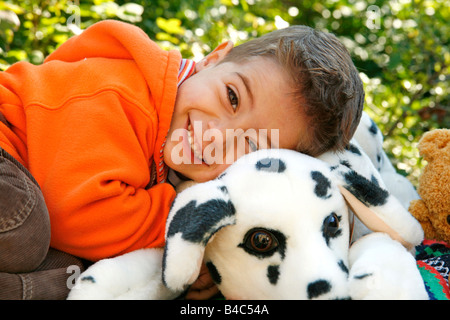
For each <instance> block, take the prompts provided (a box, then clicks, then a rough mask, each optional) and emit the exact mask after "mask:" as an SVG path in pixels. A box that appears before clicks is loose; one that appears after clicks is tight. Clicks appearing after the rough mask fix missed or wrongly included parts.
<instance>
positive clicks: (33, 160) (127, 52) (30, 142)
mask: <svg viewBox="0 0 450 320" xmlns="http://www.w3.org/2000/svg"><path fill="white" fill-rule="evenodd" d="M180 62H181V55H180V53H179V52H177V51H164V50H161V49H160V48H159V47H158V46H157V45H156V44H155V43H154V42H152V41H151V40H150V39H149V38H148V37H147V35H146V34H145V33H144V32H143V31H142V30H141V29H139V28H137V27H135V26H132V25H129V24H125V23H121V22H117V21H103V22H100V23H97V24H95V25H93V26H92V27H90V28H88V29H87V30H85V31H84V32H83V33H82V34H81V35H79V36H74V37H72V38H71V39H69V40H68V41H67V42H66V43H64V44H63V45H61V46H60V47H59V48H58V49H57V50H56V51H55V52H53V53H52V54H51V55H50V56H49V57H48V58H47V59H46V60H45V61H44V63H43V64H42V65H40V66H34V65H31V64H29V63H26V62H19V63H16V64H14V65H12V66H11V67H10V68H9V69H8V70H6V71H5V72H1V73H0V112H1V114H3V116H4V118H6V120H7V122H8V123H7V124H8V125H6V124H5V123H3V122H0V146H1V147H2V148H3V149H5V150H6V151H7V152H8V153H10V154H11V155H12V156H14V157H15V158H16V159H17V160H18V161H20V162H21V163H22V164H23V165H24V166H25V167H26V168H27V169H29V170H30V172H31V174H32V175H33V176H34V177H35V178H36V180H37V181H38V183H39V185H40V187H41V189H42V192H43V194H44V198H45V200H46V203H47V206H48V210H49V213H50V222H51V236H52V238H51V246H52V247H54V248H56V249H59V250H62V251H65V252H68V253H71V254H73V255H76V256H79V257H83V258H86V259H89V260H93V261H96V260H99V259H102V258H105V257H111V256H115V255H118V254H122V253H125V252H129V251H132V250H135V249H139V248H148V247H161V246H163V245H164V231H165V230H164V229H165V220H166V218H167V215H168V212H169V208H170V205H171V203H172V201H173V198H174V196H175V191H174V189H173V187H172V186H171V185H170V184H168V183H164V181H165V177H166V175H167V172H166V168H165V167H164V164H163V162H162V149H163V146H164V141H165V138H166V135H167V132H168V130H169V127H170V122H171V118H172V112H173V108H174V104H175V98H176V93H177V81H178V79H177V77H178V71H179V68H180ZM152 167H153V170H152ZM152 171H153V173H154V174H153V176H156V179H157V181H156V182H158V183H157V184H154V185H152V186H151V187H149V185H151V184H152V181H151V176H152Z"/></svg>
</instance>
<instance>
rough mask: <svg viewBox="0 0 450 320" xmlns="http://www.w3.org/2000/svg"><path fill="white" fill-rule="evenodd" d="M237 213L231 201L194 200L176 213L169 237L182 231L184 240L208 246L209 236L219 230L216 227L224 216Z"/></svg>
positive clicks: (168, 233)
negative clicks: (199, 201)
mask: <svg viewBox="0 0 450 320" xmlns="http://www.w3.org/2000/svg"><path fill="white" fill-rule="evenodd" d="M194 213H195V214H194ZM235 213H236V210H235V208H234V206H233V204H232V203H231V201H224V200H222V199H212V200H209V201H207V202H205V203H202V204H200V205H197V201H196V200H192V201H190V202H189V203H188V204H187V205H185V206H184V207H182V208H181V209H179V210H178V211H177V212H176V213H175V216H174V217H173V220H172V222H171V223H170V226H169V230H168V232H167V238H170V237H172V236H173V235H175V234H177V233H179V232H181V234H182V238H183V239H184V240H187V241H190V242H193V243H202V244H203V245H205V246H206V244H207V243H208V240H209V238H210V237H211V236H212V234H213V233H214V232H216V231H217V230H216V229H214V228H215V227H216V226H217V224H218V223H219V222H220V221H221V220H222V219H224V218H227V217H231V216H234V215H235Z"/></svg>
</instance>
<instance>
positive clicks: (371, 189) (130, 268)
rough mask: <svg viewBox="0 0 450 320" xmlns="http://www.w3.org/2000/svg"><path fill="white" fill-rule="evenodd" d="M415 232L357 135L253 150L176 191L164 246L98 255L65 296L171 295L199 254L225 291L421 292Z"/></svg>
mask: <svg viewBox="0 0 450 320" xmlns="http://www.w3.org/2000/svg"><path fill="white" fill-rule="evenodd" d="M349 208H351V210H349ZM352 212H354V213H355V214H356V215H357V216H356V217H354V216H353V214H352ZM353 220H354V221H355V222H354V224H353V223H352V221H353ZM352 234H353V236H352ZM422 239H423V231H422V229H421V227H420V225H419V223H418V222H417V221H416V220H415V219H414V218H413V217H412V216H411V215H410V214H409V213H408V212H407V210H406V209H405V208H404V206H402V204H401V202H400V201H399V200H398V199H396V198H395V197H394V196H392V195H391V194H390V193H389V192H388V191H387V190H386V187H385V185H384V182H383V180H382V177H381V175H380V173H379V171H378V170H376V169H375V167H374V166H373V165H372V162H371V160H370V159H369V157H368V156H367V155H366V153H365V152H364V151H363V149H362V148H361V147H360V146H359V145H358V144H357V142H356V141H352V143H351V144H350V145H349V147H348V148H347V150H345V151H344V152H342V153H339V154H336V153H328V154H324V155H323V156H322V157H320V159H316V158H312V157H309V156H306V155H303V154H300V153H297V152H294V151H289V150H275V149H272V150H261V151H258V152H254V153H251V154H249V155H246V156H244V157H242V158H240V159H239V160H238V161H237V162H236V163H235V164H233V165H232V166H231V167H230V168H229V169H228V170H226V171H225V173H224V174H222V175H221V176H220V177H219V178H217V179H215V180H212V181H209V182H206V183H202V184H197V185H194V186H192V187H190V188H188V189H186V190H184V191H182V192H181V193H179V194H178V195H177V197H176V199H175V202H174V204H173V207H172V209H171V212H170V214H169V218H168V222H167V230H166V247H165V249H164V251H162V250H154V249H143V250H138V251H135V252H132V253H129V254H125V255H123V256H120V257H117V258H113V259H105V260H102V261H100V262H98V263H96V264H94V265H93V266H92V267H91V268H89V269H88V270H86V271H85V272H84V273H83V274H82V275H81V276H80V277H79V278H78V280H77V283H76V285H75V287H74V288H73V289H72V291H71V293H70V295H69V298H70V299H90V298H95V299H105V298H108V299H112V298H116V299H127V298H130V299H171V298H175V297H176V296H177V295H178V294H179V293H180V292H182V291H183V290H185V289H186V288H187V287H188V286H189V285H190V284H191V283H193V282H194V281H195V279H196V278H197V277H198V274H199V271H200V266H201V263H202V261H204V262H205V263H206V266H207V267H208V269H209V271H210V274H211V276H212V278H213V280H214V281H215V282H216V283H217V285H218V286H219V289H220V290H221V292H222V293H223V295H224V296H225V297H226V298H229V299H348V298H351V299H426V298H427V297H428V296H427V293H426V291H425V287H424V284H423V280H422V278H421V276H420V273H419V271H418V269H417V267H416V263H415V259H414V257H413V256H412V255H411V253H410V252H409V251H408V250H412V249H413V247H414V246H415V245H417V244H419V243H420V242H421V240H422ZM350 243H351V245H350ZM161 278H162V282H161ZM162 283H164V285H162Z"/></svg>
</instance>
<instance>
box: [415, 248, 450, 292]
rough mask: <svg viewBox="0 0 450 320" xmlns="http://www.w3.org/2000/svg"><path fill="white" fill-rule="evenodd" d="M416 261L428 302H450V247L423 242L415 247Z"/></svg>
mask: <svg viewBox="0 0 450 320" xmlns="http://www.w3.org/2000/svg"><path fill="white" fill-rule="evenodd" d="M416 260H417V266H418V268H419V271H420V273H421V275H422V278H423V281H424V283H425V287H426V289H427V292H428V296H429V298H430V300H450V289H449V280H448V278H449V273H450V245H449V244H448V243H445V242H440V241H435V240H424V241H423V242H422V243H421V244H420V245H419V246H417V247H416Z"/></svg>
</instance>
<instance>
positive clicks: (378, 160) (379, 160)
mask: <svg viewBox="0 0 450 320" xmlns="http://www.w3.org/2000/svg"><path fill="white" fill-rule="evenodd" d="M381 159H382V158H381V154H377V162H378V163H379V164H381Z"/></svg>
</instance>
